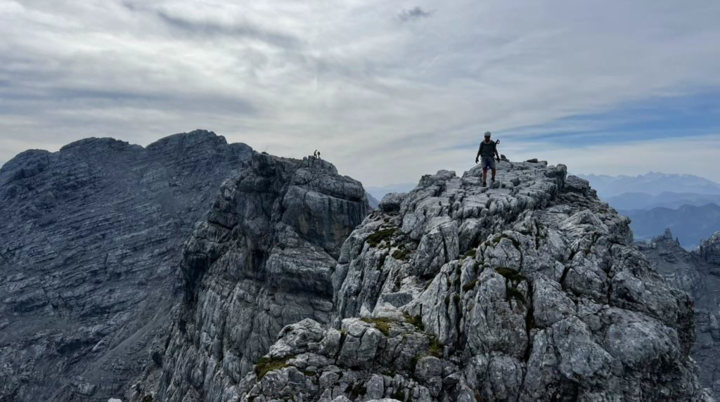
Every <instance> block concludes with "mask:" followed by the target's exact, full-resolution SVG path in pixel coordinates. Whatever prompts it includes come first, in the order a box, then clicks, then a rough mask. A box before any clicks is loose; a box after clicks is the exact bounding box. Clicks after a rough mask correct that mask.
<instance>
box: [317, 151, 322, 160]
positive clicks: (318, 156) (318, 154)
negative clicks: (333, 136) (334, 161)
mask: <svg viewBox="0 0 720 402" xmlns="http://www.w3.org/2000/svg"><path fill="white" fill-rule="evenodd" d="M317 158H318V159H322V158H321V157H320V151H317Z"/></svg>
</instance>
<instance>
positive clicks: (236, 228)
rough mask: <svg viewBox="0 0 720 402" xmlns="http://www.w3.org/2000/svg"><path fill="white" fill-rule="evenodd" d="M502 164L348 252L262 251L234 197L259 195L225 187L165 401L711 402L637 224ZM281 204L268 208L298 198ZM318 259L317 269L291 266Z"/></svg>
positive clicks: (394, 199)
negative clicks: (494, 173)
mask: <svg viewBox="0 0 720 402" xmlns="http://www.w3.org/2000/svg"><path fill="white" fill-rule="evenodd" d="M267 164H268V165H273V166H274V164H273V163H271V162H269V161H268V162H267ZM284 170H285V171H289V170H292V169H284ZM499 170H500V175H499V178H500V183H495V184H493V186H492V187H491V188H482V187H481V186H480V180H481V179H480V176H481V171H480V170H479V169H472V170H471V171H469V172H467V173H466V174H464V175H463V177H457V176H456V175H455V174H454V173H453V172H448V171H440V172H438V173H437V174H435V175H429V176H425V177H423V178H422V179H421V181H420V183H419V185H418V187H417V188H416V189H415V190H413V191H412V192H410V193H408V194H392V195H389V196H388V197H386V199H384V200H383V201H382V202H381V203H380V205H379V210H377V211H373V212H372V213H371V214H370V215H369V216H368V217H367V218H365V220H364V221H363V222H362V224H361V225H360V226H358V227H357V228H356V229H355V230H354V231H353V232H352V234H350V236H349V238H348V239H347V240H346V241H345V242H344V244H343V245H342V247H341V248H338V246H339V242H337V243H325V242H324V241H322V242H320V243H323V244H324V245H322V246H321V245H320V243H318V242H317V241H316V240H313V238H308V237H307V236H304V235H297V237H295V236H296V230H295V229H290V228H287V229H286V230H287V232H285V231H283V230H280V229H267V231H262V232H261V233H262V235H261V236H260V237H259V238H262V239H266V240H262V241H261V242H263V243H261V244H263V245H262V246H261V245H259V244H258V242H260V241H259V240H254V239H255V238H256V237H257V236H248V235H247V233H253V231H255V230H257V229H254V226H253V225H251V224H250V222H251V223H254V222H256V220H255V219H250V220H248V217H251V216H253V214H250V213H248V212H245V211H246V209H247V206H246V205H244V204H241V203H239V201H238V200H239V199H241V198H243V197H245V196H242V197H240V196H238V195H236V194H237V193H238V191H240V189H243V188H244V189H246V190H245V191H250V193H253V192H254V191H255V190H252V187H250V188H248V187H245V186H241V185H239V184H238V183H242V182H245V181H246V180H247V179H246V180H242V179H239V181H237V182H229V183H226V185H225V186H224V190H223V197H222V198H221V199H220V200H219V201H218V202H217V203H216V207H215V211H214V212H213V213H212V214H211V217H210V219H209V220H208V222H207V223H206V224H205V225H204V226H203V227H202V228H200V229H199V230H198V232H196V234H195V236H194V239H193V240H191V241H190V242H189V243H188V249H187V251H186V256H185V262H184V263H183V267H184V272H186V279H187V283H188V287H189V289H190V291H189V293H190V296H189V299H190V300H191V301H190V302H189V304H188V305H189V306H191V308H189V309H188V310H187V313H186V314H185V317H186V318H184V321H183V320H181V321H179V323H180V324H178V326H177V327H176V328H175V330H174V332H173V336H172V337H171V338H170V339H171V340H170V342H169V345H168V347H167V349H166V352H165V357H164V358H163V367H162V372H163V374H162V376H161V378H160V380H159V384H160V387H159V392H158V393H157V394H156V395H155V397H156V398H155V399H156V400H161V401H201V400H202V401H213V402H221V401H222V402H226V401H248V402H250V401H254V402H266V401H267V402H269V401H279V400H286V401H287V400H293V401H335V402H340V401H371V400H373V401H374V400H396V401H403V402H406V401H416V402H417V401H463V402H472V401H528V402H529V401H709V400H711V398H710V397H709V396H708V395H706V393H705V391H704V390H703V389H702V387H701V386H700V384H699V381H698V380H697V376H696V371H697V368H696V366H695V364H694V363H693V361H692V360H691V359H690V358H689V356H688V354H689V351H690V348H691V346H692V344H693V342H694V340H695V333H694V326H693V313H692V301H691V299H690V298H689V296H688V295H687V294H685V293H684V292H682V291H679V290H677V289H675V288H674V287H672V286H669V285H668V284H667V283H666V282H665V281H664V280H663V278H662V277H661V276H660V275H659V274H658V273H657V272H655V271H654V270H652V269H651V267H650V264H649V263H648V261H647V260H646V259H645V258H644V257H643V256H642V254H640V253H639V252H638V251H637V250H636V249H635V248H633V247H632V244H631V241H632V235H631V232H630V230H629V228H628V220H627V219H626V218H623V217H621V216H619V215H618V214H617V213H616V212H615V211H614V210H612V209H611V208H609V207H608V206H607V204H604V203H602V202H600V201H599V200H598V199H597V197H596V194H595V192H594V191H593V190H591V189H590V187H589V185H588V183H587V182H586V181H585V180H582V179H579V178H577V177H573V176H570V177H567V176H566V169H565V167H564V166H562V165H559V166H557V167H548V166H547V165H546V164H545V163H543V162H537V161H528V162H525V163H511V162H506V161H503V162H500V163H499ZM256 176H262V177H264V176H263V175H262V174H258V173H253V174H252V176H251V177H252V179H251V180H249V181H250V182H252V183H260V182H262V180H260V179H257V178H255V177H256ZM263 193H264V192H263ZM269 193H270V194H272V195H268V197H269V198H268V199H267V201H268V202H270V200H271V199H272V200H275V201H273V203H272V205H276V204H277V203H280V204H282V203H283V202H282V201H277V200H278V199H285V197H286V196H283V195H281V194H283V192H282V191H281V192H279V193H278V192H274V191H271V192H269ZM276 194H277V195H276ZM335 198H341V199H342V198H343V197H337V196H336V197H335ZM346 202H348V201H346ZM320 204H322V205H326V204H325V203H318V205H320ZM263 205H267V206H268V207H264V208H262V210H264V211H276V208H274V207H273V208H269V205H270V204H263ZM278 209H279V210H282V208H278ZM233 212H234V213H235V214H233ZM280 215H282V214H280ZM320 215H321V216H324V214H320ZM264 216H276V215H272V214H269V215H267V214H266V215H264ZM277 220H280V221H282V219H281V218H279V217H275V218H272V219H269V221H277ZM243 222H244V223H243ZM266 222H268V220H266V219H260V220H259V223H258V224H257V226H258V227H259V228H269V227H271V226H272V225H268V224H266ZM293 222H295V223H292V224H290V225H289V226H292V227H295V225H297V223H298V222H300V221H299V220H293ZM322 222H325V221H324V220H323V221H322ZM320 226H323V227H327V225H325V224H324V223H323V224H322V225H320ZM331 226H332V225H331ZM278 233H291V234H292V236H293V238H298V240H297V242H296V243H294V244H296V245H298V246H293V245H291V243H290V242H286V241H282V243H284V244H287V245H288V246H287V247H286V248H285V251H284V252H290V251H288V250H291V247H299V249H301V250H307V251H303V252H301V253H294V256H293V257H292V259H288V260H287V261H288V262H287V263H285V264H280V265H281V267H278V268H272V266H273V264H272V261H273V259H274V255H275V254H274V253H275V252H276V251H275V250H277V247H276V246H274V245H275V244H278V243H280V241H277V242H273V241H271V240H269V239H270V238H275V236H277V234H278ZM330 237H332V236H330ZM322 238H323V239H327V238H329V237H328V236H322ZM307 243H309V244H310V245H311V246H310V245H307ZM254 249H259V250H263V251H262V252H260V253H259V256H257V257H252V258H251V257H249V255H250V256H252V255H253V254H252V253H250V252H249V250H254ZM264 250H273V251H270V252H267V251H264ZM311 250H312V251H311ZM277 252H281V251H277ZM315 253H318V254H315ZM307 255H311V256H313V255H318V257H316V258H315V259H316V261H317V262H315V263H313V264H312V267H309V266H308V267H307V268H295V265H297V264H300V265H301V266H307V265H308V264H306V263H305V262H304V261H305V260H304V259H305V257H304V256H307ZM326 255H327V256H326ZM335 257H337V264H335V265H332V260H334V259H335ZM263 263H264V265H263ZM326 264H331V265H326ZM270 271H272V272H274V273H275V272H276V273H277V278H275V282H276V283H278V285H276V286H269V284H268V281H269V279H268V278H267V276H266V277H263V273H266V272H270ZM289 272H293V273H295V272H303V275H302V277H307V278H310V279H309V280H308V281H307V282H306V283H302V284H299V283H298V280H300V279H299V278H298V276H300V275H298V276H291V275H290V274H288V273H289ZM291 277H292V278H295V279H290V278H291ZM199 278H202V279H199ZM329 280H330V282H328V281H329ZM303 290H305V291H304V292H303ZM273 292H274V293H273ZM331 298H332V299H331ZM330 300H332V302H330ZM235 306H237V307H235ZM301 306H304V308H302V307H301ZM301 317H302V318H303V319H302V320H300V319H299V318H301ZM293 322H294V323H293ZM283 324H290V325H287V326H285V327H284V328H282V329H281V330H280V331H279V335H278V336H277V341H276V342H275V343H274V344H272V345H271V343H272V342H271V341H270V339H271V338H272V337H273V336H274V335H275V333H274V332H273V331H275V330H277V329H280V326H281V325H283ZM248 345H251V346H250V347H249V348H248ZM268 348H269V349H268ZM266 351H267V354H265V355H264V356H262V357H260V356H261V355H262V354H264V353H265V352H266ZM258 358H259V359H258ZM251 362H254V363H255V364H254V366H252V364H251ZM251 368H252V370H251ZM245 373H247V374H245ZM243 374H245V375H244V376H243ZM153 381H154V380H153V376H152V375H148V379H146V380H145V381H144V382H142V383H141V384H139V385H138V387H140V388H142V387H148V388H152V385H153ZM145 396H147V395H145ZM142 397H143V395H142V394H140V393H136V394H135V395H133V398H134V399H136V400H141V398H142Z"/></svg>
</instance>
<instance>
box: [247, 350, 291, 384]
mask: <svg viewBox="0 0 720 402" xmlns="http://www.w3.org/2000/svg"><path fill="white" fill-rule="evenodd" d="M288 360H290V357H286V358H283V359H274V358H271V357H265V356H263V357H261V358H260V359H259V360H258V362H257V364H256V365H255V375H257V377H258V380H261V379H262V378H263V377H265V374H267V373H269V372H271V371H274V370H280V369H283V368H285V367H287V361H288Z"/></svg>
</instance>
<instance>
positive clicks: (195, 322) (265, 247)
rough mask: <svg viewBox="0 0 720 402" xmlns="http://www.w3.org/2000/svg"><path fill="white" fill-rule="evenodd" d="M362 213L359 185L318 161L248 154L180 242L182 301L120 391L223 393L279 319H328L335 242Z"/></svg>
mask: <svg viewBox="0 0 720 402" xmlns="http://www.w3.org/2000/svg"><path fill="white" fill-rule="evenodd" d="M368 211H369V206H368V202H367V198H366V195H365V191H364V189H363V187H362V185H361V184H360V183H359V182H358V181H355V180H353V179H351V178H349V177H345V176H340V175H338V173H337V170H336V169H335V167H334V166H333V165H331V164H330V163H328V162H325V161H322V160H319V159H314V158H306V159H304V160H294V159H284V158H278V157H273V156H270V155H267V154H256V155H254V156H253V158H252V161H251V164H250V166H249V167H248V168H247V169H244V170H243V171H241V172H240V173H239V175H237V176H236V177H234V178H232V179H229V180H227V181H225V182H224V183H223V185H222V187H221V190H220V195H219V196H218V198H217V199H216V201H215V203H214V205H213V208H212V210H211V211H210V213H209V214H208V217H207V220H206V221H205V222H203V223H202V224H201V225H200V226H199V227H198V228H197V229H196V231H195V233H194V234H193V236H192V237H191V238H190V239H189V240H188V241H187V242H186V244H185V248H184V250H183V260H182V263H181V264H180V269H181V271H182V274H183V277H184V286H185V300H184V302H183V304H182V306H181V307H180V308H179V311H178V318H177V320H176V321H175V325H174V326H173V328H172V331H171V333H170V335H169V336H168V338H167V343H166V344H165V349H164V351H163V357H162V359H161V360H160V361H159V362H155V363H156V364H153V365H151V367H149V369H148V370H147V372H146V373H145V375H144V376H143V378H141V379H140V380H139V381H138V383H137V384H135V386H134V387H133V388H132V389H131V390H129V391H128V398H129V399H130V400H139V401H145V400H157V401H168V402H174V401H177V402H180V401H183V402H188V401H225V400H228V399H230V398H231V395H234V394H236V393H237V389H238V388H237V387H238V384H239V383H240V382H241V380H242V378H243V376H245V375H246V374H248V373H249V372H252V371H253V367H254V364H255V362H256V361H257V360H258V359H259V358H260V357H261V356H263V355H264V354H265V353H267V352H268V350H269V348H270V346H271V345H272V343H273V342H274V340H275V339H276V337H277V334H278V332H279V331H280V330H281V329H282V328H283V327H285V326H286V325H288V324H293V323H296V322H299V321H301V320H303V319H306V318H312V319H313V320H314V321H313V323H315V325H316V326H318V325H319V324H317V323H318V322H319V323H329V322H330V318H331V313H332V309H333V303H332V297H333V287H332V274H333V272H334V270H335V266H336V264H337V261H338V258H339V257H340V253H341V246H342V244H343V242H344V240H345V239H346V238H347V237H348V236H349V235H350V233H351V232H352V230H353V229H354V228H355V227H356V226H357V225H359V224H360V223H361V222H362V220H363V219H364V218H365V216H366V215H367V213H368ZM302 342H304V340H303V339H300V340H298V344H301V343H302ZM365 347H369V346H368V344H366V346H365ZM348 358H349V357H348Z"/></svg>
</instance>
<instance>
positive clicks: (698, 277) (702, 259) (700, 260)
mask: <svg viewBox="0 0 720 402" xmlns="http://www.w3.org/2000/svg"><path fill="white" fill-rule="evenodd" d="M637 247H638V250H640V252H642V253H643V255H644V256H645V257H646V258H647V259H648V260H649V261H650V263H651V265H652V267H653V268H654V269H656V270H657V271H658V272H659V273H660V274H661V275H662V276H664V277H665V279H666V280H667V281H668V282H670V283H672V284H674V285H675V286H676V287H678V288H679V289H682V290H684V291H686V292H687V293H688V294H689V295H691V296H692V298H693V300H694V303H695V326H696V328H697V341H696V343H695V344H694V345H693V348H692V353H691V355H692V357H693V359H695V361H697V363H698V365H699V366H700V379H701V380H702V383H703V385H704V386H705V387H707V388H709V389H710V390H711V392H712V393H713V394H714V396H715V398H716V399H717V398H718V397H719V396H720V363H718V356H720V307H718V306H720V296H719V295H718V293H717V290H718V289H720V233H716V234H714V235H713V236H712V237H710V238H709V239H707V240H704V241H702V242H701V243H700V247H699V248H698V249H696V250H693V251H692V252H689V251H687V250H685V249H684V248H682V247H680V244H679V242H678V241H677V239H673V235H672V232H670V230H669V229H668V230H666V231H665V234H664V235H662V236H658V237H656V238H654V239H653V240H652V241H650V242H647V243H637Z"/></svg>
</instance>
